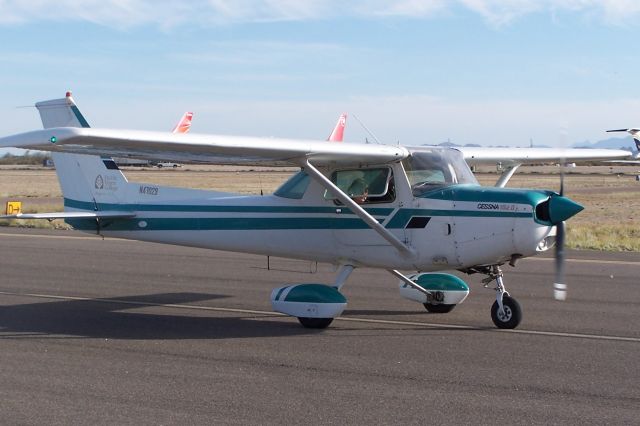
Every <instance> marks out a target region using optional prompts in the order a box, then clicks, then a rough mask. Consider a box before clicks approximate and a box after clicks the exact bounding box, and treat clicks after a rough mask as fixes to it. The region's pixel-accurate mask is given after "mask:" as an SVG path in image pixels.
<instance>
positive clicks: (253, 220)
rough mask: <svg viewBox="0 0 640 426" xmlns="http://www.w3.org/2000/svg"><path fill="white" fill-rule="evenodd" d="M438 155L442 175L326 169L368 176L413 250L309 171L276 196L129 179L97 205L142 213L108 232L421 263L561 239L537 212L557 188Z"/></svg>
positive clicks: (383, 218) (464, 260) (73, 206)
mask: <svg viewBox="0 0 640 426" xmlns="http://www.w3.org/2000/svg"><path fill="white" fill-rule="evenodd" d="M432 154H433V153H432V152H431V151H429V152H428V153H427V154H425V155H429V156H431V155H432ZM438 155H440V156H441V158H440V162H441V163H443V164H444V168H443V170H444V172H441V171H439V172H437V173H435V174H434V173H432V171H429V172H425V171H424V170H422V169H419V168H420V167H422V168H423V169H424V167H425V166H423V165H419V166H416V164H415V163H414V164H411V163H408V162H404V164H403V163H402V162H398V163H394V164H391V165H380V166H375V165H367V166H365V167H358V168H354V167H351V168H349V169H347V170H345V169H340V168H327V169H326V170H324V173H325V175H326V176H327V177H331V178H332V179H333V180H334V181H335V182H336V184H337V185H338V186H341V187H345V192H346V191H347V189H348V188H347V187H348V184H349V182H347V181H348V180H350V179H352V178H353V177H354V176H355V177H357V178H358V179H363V178H364V179H365V180H366V179H369V180H370V182H365V184H366V185H368V187H367V194H366V195H367V196H365V197H364V198H365V200H364V201H362V204H361V206H362V207H363V208H364V209H365V210H366V211H367V212H368V213H369V214H370V215H372V216H373V217H374V218H375V219H376V220H377V221H378V222H379V223H380V224H381V225H382V226H384V228H385V229H387V230H388V231H389V232H391V233H392V234H393V235H395V236H396V237H397V238H398V239H399V240H400V241H402V242H403V243H405V244H406V245H407V246H408V247H410V248H411V249H412V251H413V255H411V256H408V255H407V254H406V253H401V252H400V251H399V250H397V249H396V248H395V247H393V246H392V245H391V244H389V242H388V241H386V240H385V239H384V238H382V237H381V235H379V234H378V233H376V232H374V231H373V230H372V229H371V228H370V227H369V226H368V225H367V224H366V223H365V222H364V221H363V220H362V219H361V218H360V217H358V216H357V215H356V214H354V213H353V212H352V211H351V210H350V209H349V208H347V207H345V206H344V205H342V204H341V203H340V202H339V201H337V200H336V199H335V197H333V196H332V194H330V193H328V191H327V190H326V189H325V188H324V187H323V186H322V185H320V184H319V183H317V182H316V181H314V180H313V179H310V178H309V176H307V175H306V174H305V172H304V171H301V172H300V173H298V174H297V175H295V176H294V177H292V178H291V179H290V181H288V182H287V183H285V184H284V185H283V186H282V187H281V188H280V189H279V190H278V191H276V192H275V194H273V195H268V196H237V195H224V194H220V193H215V194H211V193H209V192H207V191H199V190H188V189H178V188H170V187H163V186H156V185H146V184H139V186H136V185H137V184H133V183H129V184H128V185H132V188H131V189H130V190H134V191H135V190H136V189H137V194H136V196H135V197H133V196H130V197H128V198H129V199H133V198H135V199H136V202H134V203H129V204H124V205H123V204H121V203H119V204H117V205H116V204H114V205H108V204H105V203H103V204H102V205H98V207H99V208H100V209H104V210H109V209H115V208H117V209H119V210H128V211H129V210H130V211H133V212H134V213H135V214H136V217H135V218H132V219H119V220H114V221H104V222H103V223H102V224H101V227H100V232H101V233H102V234H103V235H106V236H113V237H118V238H128V239H136V240H144V241H153V242H160V243H168V244H178V245H185V246H193V247H203V248H210V249H217V250H228V251H235V252H244V253H255V254H263V255H272V256H281V257H289V258H297V259H305V260H312V261H319V262H328V263H333V264H352V265H356V266H372V267H379V268H392V269H415V270H420V271H435V270H443V269H461V268H467V267H472V266H475V265H485V264H496V263H503V262H505V261H508V260H509V259H512V258H513V257H514V256H515V257H526V256H531V255H534V254H536V253H538V252H540V251H544V250H546V249H548V248H549V247H550V246H551V245H552V242H553V236H554V226H553V223H550V222H549V221H548V220H545V218H541V217H538V216H539V214H538V215H537V214H536V207H537V206H538V205H540V204H541V203H544V202H545V201H546V200H548V199H549V198H550V197H551V196H552V195H553V193H551V192H548V191H537V190H521V189H504V188H494V187H482V186H480V185H478V184H477V181H475V178H473V175H471V173H470V172H468V173H467V172H466V171H465V170H464V169H465V168H466V170H468V167H466V164H464V162H463V161H462V160H461V159H460V158H457V159H455V158H453V157H455V156H453V157H452V158H453V159H452V158H449V157H448V155H444V156H442V152H441V151H439V154H438ZM414 156H415V154H414ZM429 158H431V157H429ZM452 162H453V163H454V164H453V165H452ZM429 167H431V166H429ZM459 169H461V170H462V171H460V170H459ZM417 179H418V180H422V179H424V181H420V182H416V180H417ZM349 195H350V196H351V195H354V199H356V198H358V199H360V198H362V197H357V196H358V195H361V194H349ZM65 206H66V209H67V210H72V211H73V210H79V211H82V210H87V209H92V208H94V206H93V204H92V203H88V202H82V201H78V200H74V199H71V198H66V199H65ZM69 222H70V223H71V224H72V225H73V226H75V227H76V228H78V229H82V230H86V231H90V232H95V230H96V225H95V222H93V221H90V220H73V221H69Z"/></svg>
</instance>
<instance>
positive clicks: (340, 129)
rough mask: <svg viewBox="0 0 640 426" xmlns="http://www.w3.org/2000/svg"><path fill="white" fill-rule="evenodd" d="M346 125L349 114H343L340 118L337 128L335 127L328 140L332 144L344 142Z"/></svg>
mask: <svg viewBox="0 0 640 426" xmlns="http://www.w3.org/2000/svg"><path fill="white" fill-rule="evenodd" d="M346 125H347V114H341V115H340V118H338V122H337V123H336V127H334V129H333V131H332V132H331V134H330V135H329V137H328V138H327V140H328V141H330V142H342V139H343V136H344V128H345V126H346Z"/></svg>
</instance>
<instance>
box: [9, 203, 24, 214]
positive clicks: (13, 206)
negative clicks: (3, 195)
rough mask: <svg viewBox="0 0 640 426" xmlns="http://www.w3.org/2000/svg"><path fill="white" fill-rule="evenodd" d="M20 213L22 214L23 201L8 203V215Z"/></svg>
mask: <svg viewBox="0 0 640 426" xmlns="http://www.w3.org/2000/svg"><path fill="white" fill-rule="evenodd" d="M18 213H22V202H21V201H7V211H6V214H18Z"/></svg>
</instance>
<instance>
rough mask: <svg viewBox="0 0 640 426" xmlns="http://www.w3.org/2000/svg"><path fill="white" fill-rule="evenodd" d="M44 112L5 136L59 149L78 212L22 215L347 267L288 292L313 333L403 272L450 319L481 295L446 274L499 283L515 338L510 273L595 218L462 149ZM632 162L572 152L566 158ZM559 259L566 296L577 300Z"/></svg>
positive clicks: (287, 301) (53, 108) (50, 108)
mask: <svg viewBox="0 0 640 426" xmlns="http://www.w3.org/2000/svg"><path fill="white" fill-rule="evenodd" d="M36 107H37V108H38V110H39V112H40V116H41V119H42V123H43V125H44V128H45V130H36V131H32V132H27V133H21V134H17V135H13V136H8V137H4V138H1V139H0V146H1V147H17V148H25V149H36V150H43V151H52V152H53V154H52V155H53V160H54V162H55V165H56V171H57V174H58V178H59V180H60V186H61V188H62V192H63V196H64V207H65V211H64V212H59V213H37V214H19V215H13V216H10V217H11V218H16V217H20V218H23V219H28V218H35V219H55V218H62V219H64V220H65V221H66V222H67V223H69V224H71V225H72V226H73V227H75V228H76V229H79V230H81V231H87V232H92V233H96V232H97V233H98V234H101V235H104V236H109V237H117V238H128V239H135V240H144V241H152V242H158V243H166V244H178V245H185V246H193V247H204V248H210V249H216V250H228V251H235V252H244V253H254V254H262V255H273V256H280V257H288V258H294V259H303V260H312V261H318V262H326V263H330V264H333V265H336V267H337V274H336V279H335V282H333V283H329V284H316V283H313V284H295V285H287V286H284V287H281V288H277V289H275V290H273V292H272V294H271V302H272V305H273V308H274V310H276V311H279V312H282V313H285V314H288V315H292V316H295V317H297V318H298V319H299V321H300V323H301V324H302V325H303V326H305V327H310V328H325V327H327V326H328V325H329V324H330V323H331V321H332V320H333V318H335V317H337V316H339V315H340V314H341V313H342V311H343V310H344V308H345V307H346V303H347V301H346V299H345V297H344V296H343V295H342V293H341V292H340V290H341V289H342V287H343V286H344V285H345V283H346V281H347V279H348V277H349V275H350V274H351V272H352V271H353V270H354V269H355V268H358V267H372V268H380V269H385V270H387V271H389V272H390V273H391V274H392V275H393V276H395V277H396V278H397V279H399V280H400V293H401V295H402V296H403V297H406V298H408V299H411V300H414V301H417V302H419V303H422V304H424V306H425V308H426V309H427V310H428V311H430V312H436V313H445V312H449V311H451V309H453V308H454V307H455V306H456V305H457V304H459V303H461V302H462V301H463V300H464V299H465V298H466V297H467V294H468V292H469V287H468V286H467V284H466V283H465V282H464V281H463V280H462V279H460V278H458V277H457V276H455V275H452V274H448V273H438V272H437V271H446V270H449V271H452V270H458V271H462V272H466V273H481V274H485V275H487V278H486V279H485V280H484V282H485V284H487V285H488V284H489V283H490V282H492V281H495V291H496V301H495V302H494V303H493V305H492V307H491V318H492V320H493V322H494V323H495V325H496V326H497V327H499V328H515V327H517V326H518V324H519V323H520V321H521V318H522V312H521V308H520V306H519V304H518V303H517V302H516V300H515V299H514V298H513V297H511V296H510V295H509V293H507V291H506V289H505V285H504V282H503V274H502V271H501V269H500V267H501V266H502V265H504V264H505V263H510V264H511V265H515V262H516V261H517V260H518V259H520V258H523V257H527V256H534V255H536V254H539V253H541V252H545V251H547V250H549V249H550V248H551V247H552V246H553V245H554V244H556V247H557V250H558V251H559V254H561V253H562V245H563V235H564V231H563V229H564V228H563V222H564V221H565V220H567V219H569V218H570V217H571V216H573V215H575V214H576V213H578V212H579V211H580V210H582V207H581V206H580V205H578V204H576V203H575V202H573V201H571V200H570V199H569V198H567V197H564V196H563V195H561V194H558V193H555V192H552V191H543V190H527V189H508V188H500V187H483V186H480V185H479V184H478V182H477V180H476V179H475V177H474V175H473V173H471V170H470V169H469V166H468V165H467V163H466V162H465V159H464V158H463V155H462V154H461V152H460V151H458V150H456V149H451V148H436V147H410V146H386V145H374V144H353V143H327V142H326V141H308V140H285V139H273V138H269V139H265V138H256V137H237V136H219V135H203V134H193V133H189V134H185V133H169V132H146V131H133V130H116V129H94V128H90V127H89V124H88V123H87V121H86V120H85V118H84V117H83V116H82V115H81V113H80V111H79V110H78V108H77V106H76V105H75V103H74V101H73V99H72V97H71V95H70V94H68V95H67V96H66V97H64V98H62V99H55V100H51V101H45V102H40V103H37V104H36ZM519 155H520V156H525V157H526V153H525V152H524V151H521V152H520V153H519ZM546 155H549V154H546ZM553 155H555V156H556V157H554V158H557V156H558V154H557V153H554V154H553ZM629 155H630V154H629V153H628V152H626V151H608V152H606V153H603V152H598V150H571V153H570V154H568V155H565V156H564V157H563V158H566V160H567V161H571V160H573V161H575V160H576V159H582V160H588V159H603V158H604V159H618V158H626V157H628V156H629ZM111 157H131V158H138V159H147V160H152V161H153V160H161V159H162V160H168V161H176V162H181V163H209V164H245V165H258V166H298V167H300V171H299V172H298V173H296V174H294V175H293V176H292V177H291V178H290V179H289V180H288V181H287V182H285V183H284V184H283V185H282V186H281V187H280V188H279V189H278V190H276V191H275V193H273V194H272V195H267V196H239V195H237V194H230V193H222V192H214V191H206V190H196V189H188V188H177V187H168V186H160V185H154V184H145V183H133V182H129V181H127V179H126V178H125V176H124V175H123V173H122V172H121V171H120V170H119V169H118V166H117V165H116V163H115V162H114V161H113V160H112V159H111ZM522 161H523V162H527V161H525V160H524V159H523V160H522ZM537 161H539V160H537ZM7 217H9V216H4V217H3V218H7ZM558 259H559V261H560V262H559V265H558V272H557V276H556V284H555V295H556V297H557V298H560V299H563V298H564V296H565V289H566V286H565V284H564V281H563V278H562V275H563V274H562V269H563V268H562V262H561V260H562V256H559V257H558ZM400 270H413V271H418V272H417V273H415V274H411V275H407V274H405V273H402V272H400Z"/></svg>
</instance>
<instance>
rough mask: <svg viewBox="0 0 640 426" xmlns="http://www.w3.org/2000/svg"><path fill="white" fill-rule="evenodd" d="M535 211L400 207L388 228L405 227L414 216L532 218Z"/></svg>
mask: <svg viewBox="0 0 640 426" xmlns="http://www.w3.org/2000/svg"><path fill="white" fill-rule="evenodd" d="M532 215H533V213H531V212H529V213H527V212H503V211H496V210H433V209H400V210H399V211H398V213H396V214H395V215H394V216H393V217H392V218H391V220H390V221H389V223H387V226H386V228H389V229H395V228H404V227H405V226H406V225H407V223H409V221H410V220H411V218H412V217H414V216H420V217H433V216H452V217H503V218H506V217H516V218H530V217H532Z"/></svg>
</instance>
